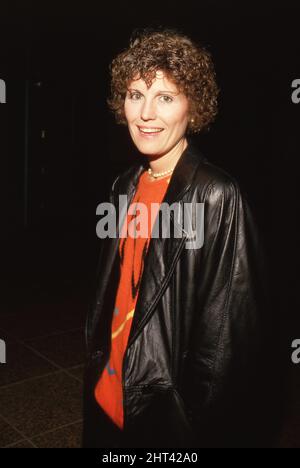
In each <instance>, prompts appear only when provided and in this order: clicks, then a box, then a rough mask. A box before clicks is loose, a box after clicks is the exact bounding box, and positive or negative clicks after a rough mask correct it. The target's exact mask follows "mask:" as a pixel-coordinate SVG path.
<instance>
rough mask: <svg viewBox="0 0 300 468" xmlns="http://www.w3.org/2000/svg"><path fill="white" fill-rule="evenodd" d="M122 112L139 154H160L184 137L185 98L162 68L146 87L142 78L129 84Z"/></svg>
mask: <svg viewBox="0 0 300 468" xmlns="http://www.w3.org/2000/svg"><path fill="white" fill-rule="evenodd" d="M124 111H125V117H126V120H127V123H128V129H129V133H130V135H131V138H132V140H133V142H134V144H135V145H136V147H137V148H138V150H139V151H140V152H141V153H143V154H147V155H149V156H151V155H153V156H163V155H165V154H167V153H169V152H170V151H171V150H172V149H173V148H174V147H175V146H176V145H177V144H178V143H179V141H180V140H182V139H184V137H185V132H186V128H187V125H188V119H189V115H188V114H189V106H188V99H187V97H186V96H185V95H184V94H183V93H179V91H178V88H177V86H176V84H175V83H173V82H172V81H170V80H169V79H168V78H167V76H166V75H165V74H164V73H163V72H162V71H157V72H156V78H154V80H153V82H152V85H151V86H150V88H149V89H148V88H147V85H146V83H145V82H144V81H143V80H142V79H138V80H133V81H132V82H131V83H129V86H128V88H127V94H126V97H125V102H124Z"/></svg>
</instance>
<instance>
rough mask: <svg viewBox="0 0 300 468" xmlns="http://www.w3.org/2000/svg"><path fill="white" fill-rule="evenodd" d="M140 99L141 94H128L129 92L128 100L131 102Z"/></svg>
mask: <svg viewBox="0 0 300 468" xmlns="http://www.w3.org/2000/svg"><path fill="white" fill-rule="evenodd" d="M140 97H141V94H140V93H138V92H136V91H135V92H134V93H130V92H129V99H132V100H133V101H137V100H138V99H139V98H140Z"/></svg>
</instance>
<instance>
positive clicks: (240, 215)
mask: <svg viewBox="0 0 300 468" xmlns="http://www.w3.org/2000/svg"><path fill="white" fill-rule="evenodd" d="M144 169H145V168H144V166H143V164H142V163H141V164H137V165H134V166H133V167H131V168H130V169H128V170H127V171H126V172H125V173H123V174H121V175H120V176H118V178H117V179H116V180H115V182H114V184H113V187H112V190H111V194H110V200H111V201H112V202H113V203H115V206H116V208H117V207H118V196H119V194H126V195H127V196H128V200H129V203H130V200H132V197H133V195H134V192H135V188H136V184H137V182H138V178H139V176H140V174H141V172H142V171H143V170H144ZM163 201H164V202H167V203H169V204H170V205H171V204H172V203H174V202H179V201H180V202H188V203H194V202H202V203H204V245H203V246H202V247H201V248H200V249H195V250H194V249H186V248H184V247H185V242H186V237H185V235H183V236H182V237H181V238H176V237H174V235H173V236H172V233H173V229H171V238H169V239H166V238H152V239H151V242H150V245H149V250H148V253H147V256H146V259H145V263H144V272H143V276H142V281H141V285H140V291H139V295H138V300H137V304H136V309H135V314H134V317H133V322H132V326H131V331H130V336H129V340H128V346H127V350H126V354H125V357H124V363H123V391H124V421H125V422H124V432H123V434H124V438H123V444H124V445H123V446H124V447H125V446H126V447H223V446H225V447H227V446H232V447H239V446H260V445H261V435H262V434H261V433H265V427H264V422H265V419H266V418H264V410H263V408H264V405H265V402H266V399H267V398H266V399H264V397H263V395H264V394H265V393H266V392H265V391H264V390H265V387H264V380H263V379H264V377H265V369H266V367H265V356H264V352H263V349H264V343H265V342H264V340H265V335H264V333H265V329H264V323H265V322H266V316H267V309H266V300H267V299H266V294H265V284H266V278H265V276H264V275H265V271H264V269H265V266H264V256H263V251H262V248H261V242H260V239H259V236H258V233H257V229H256V224H255V222H254V220H253V216H252V214H251V212H250V209H249V204H248V202H247V199H246V196H245V195H243V194H242V193H241V189H240V187H239V185H238V183H237V181H236V180H235V179H234V178H233V177H232V176H231V175H229V174H228V173H227V172H225V171H224V170H223V169H221V168H219V167H217V166H215V165H213V164H212V163H210V162H209V161H208V160H207V159H206V158H205V157H204V156H203V155H202V154H201V153H200V151H199V150H198V149H197V148H196V147H195V146H194V144H192V143H191V141H189V144H188V147H187V148H186V149H185V151H184V153H183V154H182V156H181V158H180V160H179V162H178V163H177V166H176V168H175V170H174V172H173V176H172V178H171V181H170V184H169V186H168V189H167V193H166V196H165V198H164V200H163ZM171 222H172V220H171ZM118 240H119V239H118V238H116V239H108V238H107V239H105V240H103V241H102V250H101V255H100V260H99V269H98V280H97V292H96V296H95V301H94V302H93V304H92V306H91V308H90V313H89V316H88V320H87V324H86V340H87V368H86V377H85V434H88V432H89V430H91V427H90V426H89V424H90V423H89V418H90V417H91V413H90V412H91V411H94V410H92V409H91V408H92V406H91V402H92V400H93V389H94V386H95V383H96V381H97V379H98V378H99V376H100V374H101V371H102V370H103V368H104V366H105V364H106V362H107V360H108V356H109V351H110V326H111V319H112V311H113V305H114V299H115V293H116V288H117V285H118V277H119V276H118V275H119V256H118ZM265 396H266V397H267V395H265ZM93 408H95V406H94V407H93ZM105 424H107V426H105ZM108 425H109V421H108V419H107V420H105V423H104V426H103V427H102V428H101V431H102V432H101V431H100V433H102V435H103V445H101V441H100V443H99V446H100V447H101V446H102V447H105V446H108V445H106V444H109V443H111V444H112V445H110V446H118V443H116V442H114V441H111V442H107V440H106V441H104V439H105V435H107V434H108V433H109V430H108V429H109V428H108ZM260 429H261V430H260ZM100 437H101V436H100Z"/></svg>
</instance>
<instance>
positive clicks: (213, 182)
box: [191, 157, 245, 203]
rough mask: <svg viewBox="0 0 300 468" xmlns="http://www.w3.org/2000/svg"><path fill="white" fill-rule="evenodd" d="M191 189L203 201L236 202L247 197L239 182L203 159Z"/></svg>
mask: <svg viewBox="0 0 300 468" xmlns="http://www.w3.org/2000/svg"><path fill="white" fill-rule="evenodd" d="M191 189H192V191H193V192H194V193H196V194H197V195H198V198H200V199H201V201H208V202H212V203H213V202H215V203H221V202H222V203H224V202H226V201H231V202H234V201H236V200H237V199H238V198H242V197H244V196H245V194H244V193H242V192H243V190H242V188H241V186H240V183H239V182H238V180H237V179H236V178H235V177H234V176H233V175H232V174H230V173H229V172H228V171H226V170H225V169H223V168H221V167H219V166H217V165H215V164H213V163H212V162H210V161H209V160H208V159H207V158H205V157H202V158H201V160H200V163H199V165H198V167H197V170H196V172H195V176H194V179H193V183H192V186H191Z"/></svg>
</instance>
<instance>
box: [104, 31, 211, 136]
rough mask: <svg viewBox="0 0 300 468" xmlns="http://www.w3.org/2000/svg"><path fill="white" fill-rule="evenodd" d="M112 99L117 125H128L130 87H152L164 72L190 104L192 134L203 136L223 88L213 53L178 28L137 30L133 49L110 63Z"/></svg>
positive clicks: (132, 42)
mask: <svg viewBox="0 0 300 468" xmlns="http://www.w3.org/2000/svg"><path fill="white" fill-rule="evenodd" d="M109 69H110V74H111V96H110V97H109V98H108V99H107V103H108V106H109V108H110V109H111V110H112V111H113V112H114V114H115V118H116V121H117V123H120V124H126V123H127V122H126V118H125V114H124V100H125V96H126V92H127V86H128V85H129V83H130V82H131V81H132V80H133V79H139V78H142V79H143V80H144V81H145V82H146V84H147V87H148V88H149V87H150V86H151V84H152V81H153V79H154V78H155V75H156V71H157V70H162V71H164V73H166V75H167V77H168V78H169V79H170V80H172V81H173V82H174V83H175V84H176V86H177V88H178V90H179V91H180V92H183V93H184V94H185V95H186V97H187V98H188V101H189V115H190V120H189V124H188V127H187V133H188V134H194V133H199V132H200V131H202V130H203V129H204V128H205V129H206V130H208V129H209V126H210V124H211V123H212V122H213V121H214V120H215V117H216V115H217V111H218V109H217V106H218V102H217V97H218V94H219V88H218V86H217V83H216V74H215V69H214V65H213V61H212V57H211V54H210V52H208V51H207V50H206V48H205V47H203V46H200V45H198V44H195V43H194V42H193V41H192V40H191V39H189V38H188V37H187V36H185V35H184V34H182V33H181V32H178V31H176V30H174V29H161V30H160V29H156V30H153V29H151V28H145V29H143V30H141V31H138V30H135V31H134V32H133V34H132V36H131V38H130V42H129V48H128V49H126V50H124V51H123V52H121V53H120V54H119V55H117V57H116V58H114V59H113V61H112V62H111V64H110V67H109Z"/></svg>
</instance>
